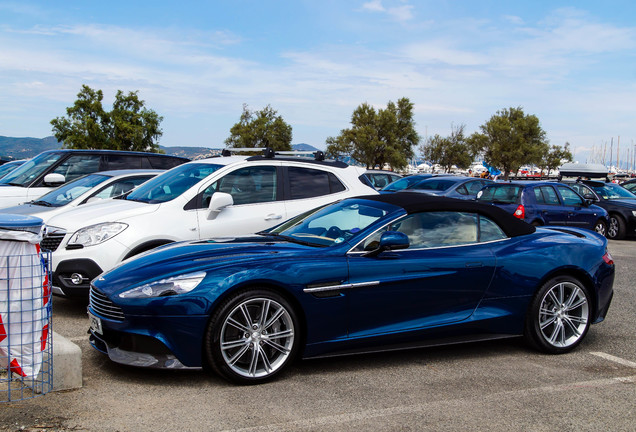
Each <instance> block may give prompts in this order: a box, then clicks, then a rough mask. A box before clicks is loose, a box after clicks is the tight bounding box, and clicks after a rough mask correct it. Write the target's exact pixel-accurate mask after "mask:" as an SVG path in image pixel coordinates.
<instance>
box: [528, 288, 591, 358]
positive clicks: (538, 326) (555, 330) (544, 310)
mask: <svg viewBox="0 0 636 432" xmlns="http://www.w3.org/2000/svg"><path fill="white" fill-rule="evenodd" d="M591 306H592V305H591V303H590V295H589V293H588V291H587V288H585V285H583V284H582V283H581V282H580V281H579V280H578V279H576V278H574V277H570V276H558V277H555V278H553V279H550V280H549V281H548V282H546V283H545V284H544V285H543V286H542V287H541V288H539V290H538V291H537V292H536V293H535V295H534V298H533V299H532V302H531V303H530V307H529V308H528V313H527V315H526V325H525V332H524V337H525V339H526V341H527V342H528V343H529V344H530V345H532V346H534V347H535V348H537V349H538V350H540V351H543V352H547V353H551V354H563V353H566V352H569V351H571V350H573V349H574V348H576V346H578V344H580V343H581V341H582V340H583V338H584V337H585V335H586V334H587V331H588V330H589V328H590V322H591V316H592V307H591Z"/></svg>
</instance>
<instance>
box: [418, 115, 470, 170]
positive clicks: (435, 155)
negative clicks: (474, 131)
mask: <svg viewBox="0 0 636 432" xmlns="http://www.w3.org/2000/svg"><path fill="white" fill-rule="evenodd" d="M464 128H465V126H464V125H460V126H458V127H453V126H451V134H450V136H448V137H441V136H439V135H437V134H436V135H435V136H433V137H431V138H429V139H428V141H427V142H426V143H425V144H424V145H422V146H421V147H420V151H421V152H422V156H423V157H424V159H426V160H427V161H429V162H432V163H434V164H439V165H441V166H443V167H444V172H449V171H450V169H451V167H452V166H453V165H456V166H457V167H458V168H461V169H466V168H468V167H469V166H470V164H471V163H472V161H473V159H474V158H475V153H474V151H473V147H472V146H471V145H469V143H468V141H467V139H466V137H465V136H464Z"/></svg>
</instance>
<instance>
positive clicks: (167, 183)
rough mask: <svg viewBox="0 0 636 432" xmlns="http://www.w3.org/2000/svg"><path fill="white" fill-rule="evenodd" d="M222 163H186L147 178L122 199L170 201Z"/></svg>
mask: <svg viewBox="0 0 636 432" xmlns="http://www.w3.org/2000/svg"><path fill="white" fill-rule="evenodd" d="M223 166H224V165H213V164H207V163H186V164H183V165H179V166H178V167H176V168H173V169H171V170H170V171H168V172H166V173H164V174H161V175H160V176H157V177H155V178H153V179H152V180H148V181H147V182H146V183H144V184H142V185H141V186H139V187H138V188H137V189H135V190H133V191H132V192H131V193H130V194H128V195H127V196H126V197H125V198H124V199H126V200H129V201H140V202H145V203H149V204H157V203H163V202H167V201H171V200H173V199H175V198H176V197H178V196H179V195H181V194H182V193H184V192H185V191H187V190H188V189H190V188H191V187H192V186H194V185H195V184H197V183H199V182H200V181H201V180H203V179H204V178H206V177H207V176H209V175H210V174H212V173H213V172H214V171H216V170H218V169H219V168H222V167H223Z"/></svg>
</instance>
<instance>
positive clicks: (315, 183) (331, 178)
mask: <svg viewBox="0 0 636 432" xmlns="http://www.w3.org/2000/svg"><path fill="white" fill-rule="evenodd" d="M283 172H284V178H285V197H286V198H285V209H286V212H287V217H288V218H291V217H294V216H297V215H299V214H301V213H303V212H306V211H307V210H311V209H313V208H316V207H320V206H322V205H325V204H329V203H332V202H335V201H337V200H339V199H342V198H345V195H346V191H347V188H346V187H345V185H344V184H343V183H342V182H341V181H340V179H338V177H337V176H336V175H335V174H334V173H332V172H331V171H328V170H323V169H319V168H309V167H302V166H294V165H291V166H286V167H283Z"/></svg>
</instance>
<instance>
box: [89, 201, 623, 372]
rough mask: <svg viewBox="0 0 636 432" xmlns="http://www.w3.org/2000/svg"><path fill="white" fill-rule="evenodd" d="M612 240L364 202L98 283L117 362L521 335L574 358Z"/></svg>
mask: <svg viewBox="0 0 636 432" xmlns="http://www.w3.org/2000/svg"><path fill="white" fill-rule="evenodd" d="M606 246H607V240H606V239H605V238H604V237H602V236H600V235H598V234H597V233H595V232H592V231H587V230H582V229H577V228H565V227H563V228H536V229H535V227H533V226H531V225H529V224H527V223H525V222H523V221H520V220H518V219H516V218H515V217H513V216H512V215H509V214H508V213H507V212H505V211H503V210H501V209H499V208H497V207H494V206H490V205H484V204H480V203H475V202H469V201H460V200H454V199H449V198H443V197H432V196H426V195H422V194H417V193H409V192H404V193H400V194H387V195H374V196H366V197H358V198H351V199H346V200H343V201H340V202H338V203H335V204H332V205H329V206H326V207H323V208H320V209H317V210H314V211H312V212H309V213H308V214H305V215H302V216H299V217H296V218H294V219H291V220H289V221H287V222H285V223H283V224H282V225H279V226H278V227H276V228H274V229H271V230H270V231H268V232H263V233H259V234H258V235H255V236H253V237H249V238H233V239H214V240H208V241H194V242H185V243H178V244H173V245H168V246H164V247H162V248H159V249H155V250H154V251H151V252H148V253H146V254H145V255H142V256H140V257H138V258H136V259H133V260H130V261H127V262H124V263H123V264H121V265H120V266H119V267H117V268H115V269H113V270H111V271H109V272H107V273H104V274H102V275H101V276H100V277H99V278H97V279H96V280H94V281H93V286H92V287H91V293H90V306H89V318H90V321H91V330H90V331H91V337H90V339H91V343H92V345H93V346H94V347H95V348H96V349H98V350H100V351H102V352H104V353H107V354H108V356H109V357H110V358H111V359H112V360H113V361H115V362H119V363H124V364H129V365H135V366H149V367H164V368H178V367H210V368H211V369H213V370H215V371H216V372H217V373H219V374H220V375H222V376H223V377H225V378H227V379H229V380H231V381H233V382H238V383H257V382H261V381H264V380H267V379H270V378H272V377H274V376H275V375H277V374H278V373H280V372H281V371H282V370H283V369H284V368H285V367H286V366H287V365H288V364H289V363H290V362H291V361H292V360H293V359H294V358H296V357H297V356H301V357H304V358H309V357H321V356H330V355H336V354H345V353H354V352H369V351H377V350H386V349H396V348H404V347H413V346H426V345H437V344H440V343H445V342H458V341H474V340H484V339H489V338H502V337H511V336H521V335H523V336H524V337H525V338H526V339H527V341H528V342H529V343H530V344H531V345H533V346H535V347H536V348H538V349H540V350H542V351H545V352H550V353H557V354H558V353H563V352H567V351H569V350H571V349H573V348H574V347H576V346H577V345H578V344H579V343H580V342H581V340H582V339H583V338H584V336H585V335H586V333H587V331H588V328H589V326H590V324H592V323H598V322H600V321H602V320H603V319H604V317H605V315H606V313H607V310H608V308H609V305H610V302H611V299H612V295H613V288H612V285H613V281H614V263H613V261H612V257H611V256H610V254H609V253H608V252H607V250H606Z"/></svg>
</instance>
